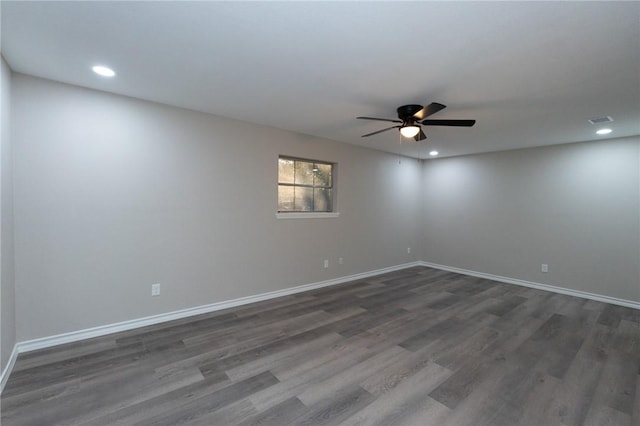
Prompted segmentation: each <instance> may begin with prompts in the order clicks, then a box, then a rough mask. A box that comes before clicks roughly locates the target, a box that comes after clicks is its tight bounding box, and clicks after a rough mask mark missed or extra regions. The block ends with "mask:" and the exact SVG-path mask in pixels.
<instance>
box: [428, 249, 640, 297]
mask: <svg viewBox="0 0 640 426" xmlns="http://www.w3.org/2000/svg"><path fill="white" fill-rule="evenodd" d="M418 263H419V264H420V265H421V266H427V267H429V268H435V269H442V270H443V271H449V272H456V273H458V274H463V275H470V276H472V277H478V278H487V279H489V280H493V281H499V282H502V283H506V284H515V285H520V286H523V287H531V288H536V289H538V290H545V291H551V292H553V293H560V294H566V295H568V296H575V297H581V298H583V299H590V300H595V301H597V302H604V303H611V304H613V305H619V306H625V307H627V308H633V309H640V302H634V301H632V300H626V299H618V298H616V297H611V296H605V295H603V294H596V293H589V292H586V291H580V290H573V289H570V288H564V287H556V286H553V285H549V284H541V283H535V282H532V281H525V280H520V279H517V278H509V277H503V276H500V275H493V274H486V273H484V272H477V271H471V270H469V269H462V268H456V267H454V266H447V265H439V264H437V263H431V262H423V261H421V262H418Z"/></svg>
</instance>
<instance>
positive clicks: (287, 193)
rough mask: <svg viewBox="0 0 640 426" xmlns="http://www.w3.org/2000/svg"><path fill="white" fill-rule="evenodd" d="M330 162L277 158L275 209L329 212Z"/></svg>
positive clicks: (331, 187)
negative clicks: (276, 203) (276, 207)
mask: <svg viewBox="0 0 640 426" xmlns="http://www.w3.org/2000/svg"><path fill="white" fill-rule="evenodd" d="M333 175H334V173H333V164H331V163H327V162H323V161H316V160H304V159H300V158H291V157H282V156H281V157H279V158H278V212H279V213H287V212H297V213H300V212H332V211H333V194H334V191H333Z"/></svg>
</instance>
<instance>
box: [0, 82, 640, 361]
mask: <svg viewBox="0 0 640 426" xmlns="http://www.w3.org/2000/svg"><path fill="white" fill-rule="evenodd" d="M3 84H4V80H3ZM11 85H12V87H11V88H12V107H13V110H12V114H13V115H12V146H13V149H14V154H13V158H14V163H13V173H14V175H13V179H14V187H15V195H14V197H13V203H14V210H15V219H14V221H15V225H14V227H13V228H14V229H15V292H16V294H15V303H16V309H15V312H16V321H15V322H16V328H17V336H16V337H17V340H18V341H24V340H29V339H34V338H38V337H44V336H50V335H55V334H59V333H64V332H68V331H75V330H81V329H86V328H90V327H94V326H99V325H105V324H111V323H114V322H119V321H125V320H130V319H136V318H140V317H144V316H148V315H154V314H161V313H166V312H170V311H174V310H179V309H184V308H189V307H195V306H200V305H204V304H208V303H214V302H219V301H225V300H230V299H234V298H238V297H242V296H249V295H255V294H260V293H265V292H269V291H274V290H279V289H286V288H289V287H292V286H297V285H301V284H306V283H312V282H318V281H323V280H327V279H331V278H335V277H342V276H347V275H351V274H356V273H360V272H367V271H371V270H375V269H380V268H383V267H387V266H395V265H400V264H403V263H407V262H411V261H415V260H426V261H429V262H433V263H438V264H442V265H447V266H454V267H458V268H464V269H469V270H474V271H477V272H485V273H490V274H495V275H501V276H506V277H511V278H518V279H524V280H529V281H534V282H540V283H547V284H552V285H556V286H560V287H566V288H570V289H575V290H581V291H587V292H592V293H598V294H603V295H608V296H612V297H618V298H623V299H627V300H633V301H640V285H639V282H640V271H639V269H638V259H639V257H640V237H639V236H640V207H639V202H640V148H639V145H640V144H639V139H638V138H632V139H625V140H609V141H603V142H592V143H582V144H573V145H563V146H555V147H547V148H537V149H530V150H519V151H509V152H501V153H492V154H482V155H473V156H466V157H457V158H448V159H439V160H428V161H425V162H418V161H416V160H413V159H408V158H401V157H398V156H394V155H390V154H385V153H381V152H377V151H373V150H367V149H363V148H359V147H354V146H349V145H344V144H340V143H337V142H332V141H328V140H322V139H318V138H314V137H311V136H305V135H299V134H294V133H291V132H287V131H283V130H278V129H273V128H268V127H264V126H259V125H254V124H249V123H242V122H238V121H234V120H230V119H224V118H220V117H215V116H211V115H208V114H203V113H198V112H194V111H187V110H183V109H179V108H173V107H169V106H164V105H159V104H154V103H149V102H144V101H140V100H136V99H132V98H126V97H122V96H116V95H110V94H106V93H102V92H97V91H92V90H87V89H82V88H78V87H74V86H68V85H64V84H60V83H55V82H51V81H47V80H41V79H37V78H34V77H29V76H24V75H20V74H13V75H12V81H11ZM3 100H4V95H3ZM4 121H5V118H4V117H3V122H4ZM4 140H5V139H4V136H3V147H4ZM5 153H6V152H5V150H3V160H4V155H5ZM279 154H285V155H290V156H297V157H303V158H315V159H320V160H326V161H335V162H337V163H338V166H337V175H338V200H337V204H338V210H339V211H340V217H339V218H336V219H302V220H278V219H276V217H275V211H276V205H277V201H276V193H277V188H276V179H277V157H278V155H279ZM2 165H3V170H2V172H3V173H2V175H3V177H4V176H5V173H6V169H5V166H6V164H5V162H4V161H3V163H2ZM5 191H8V190H6V188H4V182H3V194H2V195H3V196H2V200H3V203H4V202H5V201H7V202H9V203H10V202H11V200H10V197H8V194H10V192H5ZM7 198H9V199H8V200H7ZM4 207H5V206H4V204H3V209H2V211H3V212H4V211H5V208H4ZM6 217H9V216H4V215H3V220H4V219H5V218H6ZM3 223H4V222H3ZM416 230H418V231H416ZM4 243H5V239H4V236H3V250H4V247H5V246H4ZM407 247H412V248H414V250H413V251H412V254H407ZM416 249H418V250H416ZM338 257H343V258H344V259H345V263H344V265H338V264H337V258H338ZM324 259H329V261H330V268H329V269H324V268H323V266H322V263H323V260H324ZM3 263H4V262H3ZM541 263H548V264H549V268H550V271H549V273H547V274H542V273H541V272H540V264H541ZM4 278H5V270H4V268H3V315H4V312H5V311H4V308H5V306H4V304H5V297H4V294H5V293H4V292H5V288H4V285H5V280H4ZM7 282H9V281H7ZM155 282H159V283H161V284H162V295H161V296H160V297H155V298H152V297H151V296H150V286H151V284H152V283H155ZM8 291H13V287H11V288H10V289H9V290H8ZM11 309H12V308H11ZM11 312H13V311H11ZM3 321H4V318H3ZM7 332H9V331H7ZM4 333H5V330H4V322H3V342H4ZM10 340H11V341H13V340H15V339H10ZM3 356H4V352H3Z"/></svg>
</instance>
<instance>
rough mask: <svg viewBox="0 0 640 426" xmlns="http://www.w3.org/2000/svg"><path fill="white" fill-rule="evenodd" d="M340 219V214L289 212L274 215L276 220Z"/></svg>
mask: <svg viewBox="0 0 640 426" xmlns="http://www.w3.org/2000/svg"><path fill="white" fill-rule="evenodd" d="M335 217H340V212H308V213H307V212H291V213H276V218H278V219H330V218H335Z"/></svg>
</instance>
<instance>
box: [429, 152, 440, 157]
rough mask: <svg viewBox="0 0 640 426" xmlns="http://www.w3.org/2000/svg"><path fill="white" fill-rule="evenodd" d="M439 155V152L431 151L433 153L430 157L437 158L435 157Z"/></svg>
mask: <svg viewBox="0 0 640 426" xmlns="http://www.w3.org/2000/svg"><path fill="white" fill-rule="evenodd" d="M438 154H439V152H438V151H431V152H430V153H429V155H430V156H432V157H435V156H436V155H438Z"/></svg>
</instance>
